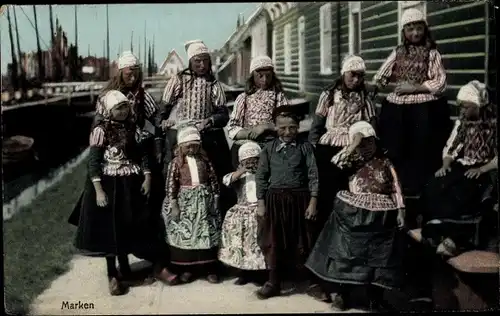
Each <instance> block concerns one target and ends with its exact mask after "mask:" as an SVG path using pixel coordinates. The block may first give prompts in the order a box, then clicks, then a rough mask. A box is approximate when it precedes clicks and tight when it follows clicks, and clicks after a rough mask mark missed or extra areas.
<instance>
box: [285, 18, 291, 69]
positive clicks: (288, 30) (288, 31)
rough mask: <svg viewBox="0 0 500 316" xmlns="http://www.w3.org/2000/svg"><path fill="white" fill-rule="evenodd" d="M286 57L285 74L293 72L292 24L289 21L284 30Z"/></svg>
mask: <svg viewBox="0 0 500 316" xmlns="http://www.w3.org/2000/svg"><path fill="white" fill-rule="evenodd" d="M283 35H284V36H283V37H284V48H285V49H284V50H285V52H284V57H285V58H284V59H285V74H287V75H288V74H290V73H291V72H292V43H291V41H292V25H291V24H290V23H288V24H287V25H285V30H284V34H283Z"/></svg>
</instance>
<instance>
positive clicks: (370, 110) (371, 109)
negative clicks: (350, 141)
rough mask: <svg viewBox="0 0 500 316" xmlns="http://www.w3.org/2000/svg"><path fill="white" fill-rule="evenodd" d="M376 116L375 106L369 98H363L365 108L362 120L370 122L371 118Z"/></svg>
mask: <svg viewBox="0 0 500 316" xmlns="http://www.w3.org/2000/svg"><path fill="white" fill-rule="evenodd" d="M376 115H377V112H376V111H375V104H373V101H372V100H371V99H370V98H369V97H365V107H364V108H363V119H364V120H365V121H367V122H370V120H371V119H372V118H374V117H375V116H376Z"/></svg>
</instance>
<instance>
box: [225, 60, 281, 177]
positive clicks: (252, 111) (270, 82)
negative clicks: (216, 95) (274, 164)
mask: <svg viewBox="0 0 500 316" xmlns="http://www.w3.org/2000/svg"><path fill="white" fill-rule="evenodd" d="M287 104H288V100H287V98H286V96H285V94H284V93H283V87H282V85H281V82H280V80H279V79H278V77H277V76H276V73H275V71H274V64H273V61H272V59H271V58H269V57H267V56H257V57H255V58H253V59H252V62H251V63H250V77H249V78H248V80H247V83H246V87H245V92H243V93H241V94H240V95H238V97H237V98H236V101H235V102H234V109H233V112H232V114H231V117H230V119H229V123H228V128H227V132H228V136H229V138H230V139H231V140H233V141H234V143H233V145H232V147H231V156H232V161H233V166H234V168H237V167H238V165H239V163H238V148H240V146H241V145H243V144H244V143H245V142H248V141H249V140H253V141H256V142H258V143H259V144H260V145H261V146H263V145H264V144H265V143H266V142H267V141H269V140H272V139H274V138H276V131H275V130H274V124H273V111H274V109H275V108H276V107H278V106H282V105H287Z"/></svg>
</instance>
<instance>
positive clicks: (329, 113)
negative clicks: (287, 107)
mask: <svg viewBox="0 0 500 316" xmlns="http://www.w3.org/2000/svg"><path fill="white" fill-rule="evenodd" d="M330 93H331V92H330V91H323V93H321V95H320V97H319V101H318V106H317V107H316V115H318V116H319V117H323V118H326V123H325V128H326V133H325V134H323V135H322V136H321V138H320V139H319V141H318V143H319V144H321V145H327V146H339V147H343V146H347V145H349V127H350V126H351V125H352V124H354V123H356V122H358V121H367V122H369V121H370V120H371V119H372V118H373V117H374V116H375V115H376V112H375V107H374V105H373V103H372V102H371V100H370V99H369V98H368V97H366V96H364V95H362V93H359V92H350V93H349V94H348V95H346V93H345V92H344V93H343V92H342V90H341V89H336V90H335V92H334V96H333V104H328V99H329V97H328V96H329V95H330ZM321 127H322V126H321ZM321 127H320V126H313V127H312V129H311V133H318V130H319V129H320V128H321Z"/></svg>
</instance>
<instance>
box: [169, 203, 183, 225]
mask: <svg viewBox="0 0 500 316" xmlns="http://www.w3.org/2000/svg"><path fill="white" fill-rule="evenodd" d="M170 207H171V208H172V214H171V216H172V219H173V220H174V221H178V220H179V217H180V215H181V209H180V208H179V204H178V203H177V201H174V202H172V205H171V206H170Z"/></svg>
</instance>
